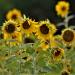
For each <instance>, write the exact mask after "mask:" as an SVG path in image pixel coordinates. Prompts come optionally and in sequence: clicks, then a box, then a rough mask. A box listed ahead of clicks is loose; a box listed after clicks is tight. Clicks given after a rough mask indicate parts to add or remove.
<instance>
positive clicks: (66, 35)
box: [61, 28, 75, 44]
mask: <svg viewBox="0 0 75 75" xmlns="http://www.w3.org/2000/svg"><path fill="white" fill-rule="evenodd" d="M61 36H62V40H63V42H64V43H65V44H71V43H72V42H73V41H74V40H75V32H74V30H72V29H70V28H67V29H64V30H63V31H62V34H61Z"/></svg>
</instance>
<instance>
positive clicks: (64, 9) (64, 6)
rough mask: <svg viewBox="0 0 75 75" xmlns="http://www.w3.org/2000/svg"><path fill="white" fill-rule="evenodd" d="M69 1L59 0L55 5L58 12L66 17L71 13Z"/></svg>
mask: <svg viewBox="0 0 75 75" xmlns="http://www.w3.org/2000/svg"><path fill="white" fill-rule="evenodd" d="M69 6H70V5H69V3H68V2H66V1H59V2H58V3H57V5H56V7H55V9H56V11H57V14H58V15H60V16H61V17H65V16H66V15H67V14H68V13H69Z"/></svg>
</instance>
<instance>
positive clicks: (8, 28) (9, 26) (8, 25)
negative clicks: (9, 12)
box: [2, 20, 17, 39]
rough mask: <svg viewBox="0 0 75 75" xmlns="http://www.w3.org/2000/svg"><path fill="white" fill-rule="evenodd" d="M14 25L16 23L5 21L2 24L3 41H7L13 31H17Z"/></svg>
mask: <svg viewBox="0 0 75 75" xmlns="http://www.w3.org/2000/svg"><path fill="white" fill-rule="evenodd" d="M16 25H17V24H16V22H14V21H12V20H9V21H6V22H5V23H4V24H3V27H2V31H3V34H4V39H9V38H10V37H11V35H12V34H14V33H15V31H16V30H17V29H16Z"/></svg>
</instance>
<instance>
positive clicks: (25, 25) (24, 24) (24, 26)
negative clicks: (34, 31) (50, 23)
mask: <svg viewBox="0 0 75 75" xmlns="http://www.w3.org/2000/svg"><path fill="white" fill-rule="evenodd" d="M22 26H23V28H24V29H29V28H30V25H29V23H28V21H27V20H26V21H25V22H24V23H23V24H22Z"/></svg>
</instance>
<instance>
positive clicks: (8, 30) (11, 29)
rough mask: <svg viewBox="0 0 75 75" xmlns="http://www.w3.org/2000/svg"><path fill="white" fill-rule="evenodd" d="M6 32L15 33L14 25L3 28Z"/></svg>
mask: <svg viewBox="0 0 75 75" xmlns="http://www.w3.org/2000/svg"><path fill="white" fill-rule="evenodd" d="M5 30H6V32H8V33H13V32H14V31H15V26H14V24H9V25H7V26H6V27H5Z"/></svg>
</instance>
